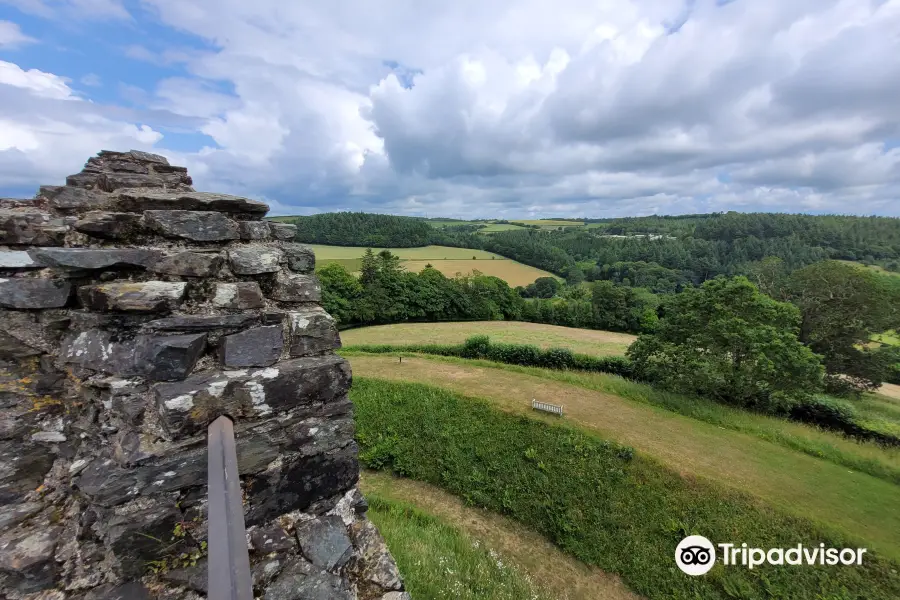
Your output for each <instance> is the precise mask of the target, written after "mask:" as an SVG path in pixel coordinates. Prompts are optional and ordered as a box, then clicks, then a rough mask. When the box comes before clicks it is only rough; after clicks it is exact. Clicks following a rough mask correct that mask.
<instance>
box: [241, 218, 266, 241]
mask: <svg viewBox="0 0 900 600" xmlns="http://www.w3.org/2000/svg"><path fill="white" fill-rule="evenodd" d="M238 229H239V231H240V232H241V239H242V240H265V239H268V238H269V224H268V223H266V222H265V221H240V222H239V223H238Z"/></svg>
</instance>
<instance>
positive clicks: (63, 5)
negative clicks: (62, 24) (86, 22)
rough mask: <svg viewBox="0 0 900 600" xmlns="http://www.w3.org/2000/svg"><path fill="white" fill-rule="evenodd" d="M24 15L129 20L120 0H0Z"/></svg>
mask: <svg viewBox="0 0 900 600" xmlns="http://www.w3.org/2000/svg"><path fill="white" fill-rule="evenodd" d="M0 3H2V4H11V5H12V6H14V7H16V8H18V9H19V10H21V11H22V12H24V13H27V14H31V15H36V16H39V17H44V18H58V17H61V18H66V19H70V18H76V19H90V20H119V19H130V18H131V15H130V14H129V13H128V11H127V10H126V9H125V7H124V6H123V5H122V2H121V0H0Z"/></svg>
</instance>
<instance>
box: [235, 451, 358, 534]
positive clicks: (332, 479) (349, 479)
mask: <svg viewBox="0 0 900 600" xmlns="http://www.w3.org/2000/svg"><path fill="white" fill-rule="evenodd" d="M357 453H358V451H357V448H356V444H355V443H352V442H351V443H350V444H349V445H347V446H345V447H343V448H341V449H338V450H334V451H330V452H328V453H324V454H314V455H309V456H305V455H304V456H295V457H291V456H290V455H288V456H285V455H282V456H281V465H280V467H279V468H278V469H277V471H273V472H265V473H264V474H260V475H259V476H257V478H255V479H253V480H252V481H251V482H250V484H249V485H248V486H247V488H246V494H247V497H248V505H249V509H248V510H247V513H246V522H247V525H248V526H252V525H255V524H259V523H266V522H268V521H270V520H272V519H274V518H276V517H278V516H280V515H283V514H285V513H286V512H290V511H293V510H305V509H307V508H309V507H310V505H312V504H313V503H322V502H323V501H325V500H326V499H331V498H333V497H335V496H337V495H340V494H343V493H344V492H346V491H347V490H348V489H350V488H352V487H353V486H354V485H356V482H357V481H358V480H359V462H358V459H357ZM327 508H330V507H326V508H325V510H327Z"/></svg>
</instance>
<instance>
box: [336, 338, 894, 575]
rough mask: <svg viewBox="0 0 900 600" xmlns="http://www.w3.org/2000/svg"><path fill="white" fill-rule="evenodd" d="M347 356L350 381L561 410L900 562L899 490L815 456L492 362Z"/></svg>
mask: <svg viewBox="0 0 900 600" xmlns="http://www.w3.org/2000/svg"><path fill="white" fill-rule="evenodd" d="M397 360H398V359H397V357H387V356H371V355H370V356H363V355H358V356H352V357H351V359H350V361H351V365H352V367H353V373H354V377H359V376H363V377H366V376H368V377H377V378H380V379H390V380H396V381H403V382H416V383H426V384H429V385H435V386H440V387H441V388H443V389H445V390H447V391H451V392H456V393H459V394H464V395H466V396H475V397H479V398H484V399H486V400H489V401H490V402H491V404H492V406H494V407H496V408H500V409H502V410H504V411H506V412H509V413H514V414H519V415H523V416H528V417H529V418H532V419H544V420H548V421H551V420H552V421H555V420H556V419H557V418H556V417H550V416H546V417H545V416H542V415H540V414H538V413H535V411H533V410H531V399H532V398H536V399H538V400H543V401H548V402H552V403H555V404H563V405H564V406H565V414H566V416H565V419H564V422H565V423H568V424H571V425H572V426H576V427H578V428H579V429H581V430H583V431H585V432H587V433H590V434H593V435H599V436H601V437H603V438H604V439H609V440H614V441H616V442H619V443H622V444H627V445H629V446H632V447H634V448H636V449H638V450H639V451H640V452H642V453H643V455H644V456H650V457H653V458H654V459H655V460H658V461H659V462H661V463H662V464H664V465H666V466H667V467H668V468H669V469H672V470H673V471H675V472H678V473H681V474H683V475H686V476H693V477H698V478H703V479H707V480H710V481H713V482H716V483H717V484H720V485H723V486H726V487H729V488H732V489H734V490H737V491H740V492H743V493H747V494H750V495H753V496H755V497H757V498H759V499H760V500H762V501H764V502H766V503H767V504H768V505H771V506H775V507H778V508H779V509H781V510H784V511H787V512H789V513H792V514H796V515H797V516H800V517H811V518H814V519H816V520H818V521H820V522H822V523H823V524H826V525H827V526H829V527H833V528H839V529H840V530H841V531H842V532H843V533H845V534H847V535H853V536H856V537H860V538H863V539H864V540H866V541H867V543H868V544H869V546H870V547H873V548H878V549H879V550H880V551H881V552H883V553H886V554H888V555H889V556H891V557H893V558H895V559H897V560H900V511H897V510H896V507H897V506H900V486H897V485H896V484H893V483H890V482H888V481H884V480H882V479H878V478H875V477H872V476H871V475H868V474H866V473H860V472H857V471H853V470H850V469H847V468H846V467H844V466H841V465H836V464H833V463H831V462H828V461H825V460H820V459H817V458H813V457H811V456H807V455H805V454H802V453H799V452H796V451H794V450H791V449H789V448H785V447H782V446H780V445H777V444H773V443H771V442H769V441H766V440H763V439H760V438H758V437H756V436H754V435H750V434H746V433H741V432H736V431H732V430H729V429H725V428H723V427H721V426H717V425H713V424H710V423H705V422H702V421H699V420H697V419H693V418H689V417H685V416H682V415H679V414H676V413H674V412H672V411H669V410H666V409H664V408H660V407H657V406H652V405H647V404H641V403H638V402H632V401H629V400H626V399H624V398H622V397H619V396H616V395H613V394H609V393H603V392H599V391H594V390H589V389H585V388H582V387H579V386H576V385H572V384H566V383H563V382H559V381H553V380H551V379H546V378H543V377H540V376H539V373H540V371H538V375H529V374H526V373H525V372H515V371H507V370H506V369H498V368H493V367H492V366H491V365H492V363H484V364H483V365H478V364H472V363H473V362H475V361H465V360H459V359H446V360H445V359H437V358H433V359H432V358H415V357H411V358H404V359H403V363H402V364H398V362H397Z"/></svg>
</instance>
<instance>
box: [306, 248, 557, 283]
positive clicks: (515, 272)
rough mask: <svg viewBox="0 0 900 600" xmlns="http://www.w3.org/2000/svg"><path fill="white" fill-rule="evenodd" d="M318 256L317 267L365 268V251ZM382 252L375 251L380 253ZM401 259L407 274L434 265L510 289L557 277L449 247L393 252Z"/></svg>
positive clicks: (489, 254) (328, 252) (333, 250)
mask: <svg viewBox="0 0 900 600" xmlns="http://www.w3.org/2000/svg"><path fill="white" fill-rule="evenodd" d="M311 246H312V249H313V250H314V251H315V253H316V263H317V264H319V265H324V264H328V263H338V264H340V265H343V266H344V268H346V269H347V270H348V271H350V272H351V273H358V272H359V270H360V267H361V264H362V260H361V259H362V255H363V254H365V252H366V249H365V248H359V247H355V246H324V245H321V244H311ZM381 250H382V248H373V249H372V251H373V252H375V253H378V252H380V251H381ZM389 250H390V251H391V252H392V253H393V254H395V255H397V256H399V257H400V260H401V262H400V265H401V266H402V267H403V268H404V269H406V270H407V271H410V272H413V273H418V272H419V271H421V270H422V269H424V268H425V267H426V265H428V264H431V266H432V267H434V268H435V269H437V270H438V271H440V272H441V273H443V274H444V275H446V276H447V277H453V276H455V275H456V274H457V273H460V274H463V275H467V274H470V273H471V272H472V271H473V270H477V271H480V272H481V273H483V274H484V275H493V276H494V277H499V278H501V279H503V280H504V281H506V282H507V283H508V284H509V285H511V286H513V287H515V286H517V285H528V284H529V283H532V282H533V281H534V280H535V279H537V278H538V277H554V275H553V274H552V273H548V272H547V271H542V270H541V269H537V268H535V267H530V266H528V265H523V264H522V263H520V262H516V261H514V260H510V259H508V258H504V257H502V256H500V255H499V254H494V253H492V252H485V251H484V250H472V249H471V248H451V247H449V246H424V247H421V248H389Z"/></svg>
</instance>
